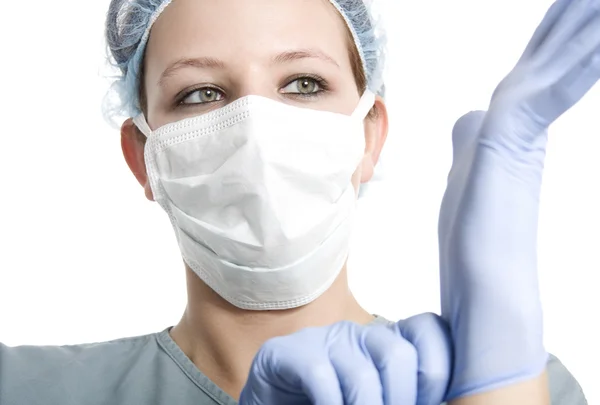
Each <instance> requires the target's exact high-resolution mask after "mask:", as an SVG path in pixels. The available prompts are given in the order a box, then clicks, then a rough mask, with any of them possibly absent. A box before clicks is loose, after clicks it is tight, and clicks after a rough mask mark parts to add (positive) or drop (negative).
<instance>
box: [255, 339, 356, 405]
mask: <svg viewBox="0 0 600 405" xmlns="http://www.w3.org/2000/svg"><path fill="white" fill-rule="evenodd" d="M307 331H308V329H307ZM300 333H301V332H300ZM295 338H297V336H296V337H295ZM288 339H290V337H289V336H286V337H281V338H275V339H271V340H269V341H267V342H266V343H265V344H264V345H263V347H262V348H261V350H260V351H259V353H258V355H257V357H256V360H255V362H256V364H257V367H258V368H259V369H262V370H268V371H269V375H267V378H268V379H270V381H268V384H262V385H261V386H262V387H263V389H266V390H271V391H273V392H263V393H260V398H261V399H263V398H281V397H282V396H286V397H288V398H290V399H293V400H294V402H295V403H303V402H304V401H303V400H301V399H300V400H299V399H298V397H299V396H300V397H301V396H302V395H301V394H304V395H305V396H306V397H307V398H308V399H309V400H310V403H311V404H313V405H329V404H332V405H344V400H343V397H342V393H341V391H340V384H339V381H338V377H337V374H336V371H335V369H334V368H333V366H332V364H331V363H330V361H329V358H328V355H327V352H326V351H325V350H323V351H316V352H315V351H309V352H303V351H300V350H298V348H297V345H295V344H293V345H289V344H287V342H288ZM264 374H265V373H264V372H263V373H262V374H261V373H258V375H264ZM298 401H299V402H298ZM261 403H262V402H261ZM288 403H291V402H290V401H288Z"/></svg>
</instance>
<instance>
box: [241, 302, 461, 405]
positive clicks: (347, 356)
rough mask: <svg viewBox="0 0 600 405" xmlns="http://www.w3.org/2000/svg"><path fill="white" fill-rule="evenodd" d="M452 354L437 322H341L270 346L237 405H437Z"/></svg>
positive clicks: (274, 341) (425, 318)
mask: <svg viewBox="0 0 600 405" xmlns="http://www.w3.org/2000/svg"><path fill="white" fill-rule="evenodd" d="M451 361H452V353H451V345H450V341H449V335H448V330H447V327H446V325H445V323H443V322H442V321H441V318H440V317H438V316H436V315H433V314H423V315H419V316H416V317H413V318H409V319H407V320H405V321H401V322H399V323H396V324H394V326H393V327H388V326H384V325H369V326H361V325H358V324H355V323H351V322H340V323H336V324H334V325H331V326H327V327H320V328H308V329H304V330H301V331H299V332H297V333H295V334H292V335H289V336H284V337H278V338H275V339H271V340H269V341H267V342H266V343H265V344H264V345H263V347H262V348H261V349H260V351H259V352H258V354H257V355H256V357H255V358H254V362H253V364H252V368H251V371H250V375H249V377H248V381H247V383H246V386H245V387H244V389H243V390H242V393H241V397H240V401H239V402H240V405H282V404H285V405H309V404H313V405H414V404H418V405H440V403H441V402H442V399H443V397H444V394H445V393H446V389H447V387H448V382H449V378H450V369H451Z"/></svg>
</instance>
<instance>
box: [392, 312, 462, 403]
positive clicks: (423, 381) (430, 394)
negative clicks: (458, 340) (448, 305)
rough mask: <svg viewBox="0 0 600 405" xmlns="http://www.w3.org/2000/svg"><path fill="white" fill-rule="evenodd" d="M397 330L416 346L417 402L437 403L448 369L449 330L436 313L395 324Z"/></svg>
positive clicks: (444, 388) (444, 386)
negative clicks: (417, 372)
mask: <svg viewBox="0 0 600 405" xmlns="http://www.w3.org/2000/svg"><path fill="white" fill-rule="evenodd" d="M396 328H397V330H398V332H399V333H400V334H401V335H402V337H404V338H405V339H406V340H408V341H409V342H410V343H412V345H413V346H414V347H415V348H416V349H417V353H418V358H419V377H418V400H417V405H439V404H441V403H442V402H444V401H443V399H444V397H445V395H446V391H447V389H448V385H449V384H450V376H451V372H452V357H453V352H452V341H451V337H450V329H449V328H448V326H447V325H446V323H445V321H444V320H443V319H442V318H441V317H440V316H438V315H435V314H432V313H425V314H421V315H417V316H413V317H411V318H408V319H405V320H403V321H400V322H398V323H396Z"/></svg>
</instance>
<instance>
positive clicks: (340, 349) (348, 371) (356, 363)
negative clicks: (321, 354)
mask: <svg viewBox="0 0 600 405" xmlns="http://www.w3.org/2000/svg"><path fill="white" fill-rule="evenodd" d="M355 338H358V339H361V337H360V336H353V337H351V339H355ZM357 349H358V350H357ZM330 360H331V364H333V367H334V368H335V371H336V373H337V377H338V380H339V385H340V387H341V391H342V395H343V398H344V404H345V405H371V404H373V405H383V404H384V402H383V391H382V388H381V380H380V378H379V372H378V371H377V368H376V367H375V365H374V364H373V362H372V361H371V359H370V358H369V357H368V355H367V354H366V353H365V352H364V351H362V350H360V346H359V345H357V342H355V341H353V342H351V343H350V342H349V344H347V345H346V344H344V343H343V342H339V343H338V344H337V345H335V346H334V347H332V348H331V351H330Z"/></svg>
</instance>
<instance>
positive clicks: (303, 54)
mask: <svg viewBox="0 0 600 405" xmlns="http://www.w3.org/2000/svg"><path fill="white" fill-rule="evenodd" d="M308 58H314V59H321V60H323V61H325V62H327V63H331V64H333V65H335V66H337V67H340V65H339V64H338V63H337V62H336V61H335V60H334V59H333V58H332V57H331V56H329V55H327V54H326V53H325V52H323V51H320V50H318V49H297V50H294V51H287V52H282V53H280V54H279V55H277V56H275V57H274V58H273V63H287V62H292V61H295V60H300V59H308Z"/></svg>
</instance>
